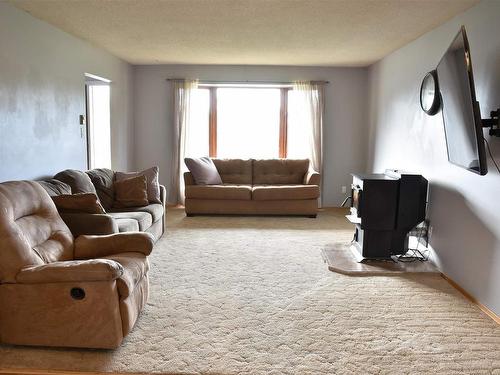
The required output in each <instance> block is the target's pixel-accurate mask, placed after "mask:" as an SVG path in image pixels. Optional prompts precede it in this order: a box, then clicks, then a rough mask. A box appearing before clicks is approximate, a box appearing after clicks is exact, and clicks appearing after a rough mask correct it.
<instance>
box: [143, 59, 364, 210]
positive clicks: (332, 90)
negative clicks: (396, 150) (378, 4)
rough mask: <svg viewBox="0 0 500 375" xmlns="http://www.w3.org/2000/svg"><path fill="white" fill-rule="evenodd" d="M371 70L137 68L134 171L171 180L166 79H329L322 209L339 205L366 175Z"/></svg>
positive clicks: (169, 95) (169, 106) (170, 104)
mask: <svg viewBox="0 0 500 375" xmlns="http://www.w3.org/2000/svg"><path fill="white" fill-rule="evenodd" d="M367 76H368V75H367V69H364V68H324V67H290V66H217V65H211V66H208V65H156V66H135V67H134V97H135V100H134V103H135V107H134V118H135V130H136V133H135V142H136V143H135V155H136V159H135V161H136V167H137V168H139V169H142V168H147V167H149V166H151V165H159V167H160V178H161V180H162V183H166V182H167V181H168V177H169V175H170V173H171V170H170V150H171V145H172V142H173V140H172V134H173V133H172V126H173V125H172V122H173V114H172V108H173V98H172V87H171V83H169V82H167V81H166V80H165V79H166V78H169V77H170V78H172V77H175V78H198V79H202V80H227V81H231V80H234V81H242V80H259V81H260V80H269V81H293V80H297V79H304V80H328V81H330V84H328V85H327V86H326V93H325V103H326V104H325V107H326V113H325V124H324V168H325V170H324V194H323V195H324V204H325V205H326V206H338V205H340V203H341V202H342V200H343V199H344V197H345V195H344V194H342V193H341V186H342V185H345V186H348V187H349V186H350V181H351V178H350V176H349V174H350V173H351V172H355V171H358V172H359V171H364V170H365V160H366V152H365V149H366V147H365V138H366V117H365V116H366V106H367V88H368V86H367Z"/></svg>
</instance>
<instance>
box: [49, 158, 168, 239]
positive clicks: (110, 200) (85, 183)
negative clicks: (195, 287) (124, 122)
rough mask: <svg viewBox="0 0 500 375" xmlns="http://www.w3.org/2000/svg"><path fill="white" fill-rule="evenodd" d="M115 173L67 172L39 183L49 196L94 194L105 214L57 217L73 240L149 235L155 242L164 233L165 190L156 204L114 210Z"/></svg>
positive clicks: (106, 171) (99, 171) (63, 214)
mask: <svg viewBox="0 0 500 375" xmlns="http://www.w3.org/2000/svg"><path fill="white" fill-rule="evenodd" d="M115 174H116V172H115V171H112V170H110V169H106V168H100V169H93V170H90V171H87V172H82V171H78V170H72V169H68V170H65V171H62V172H59V173H58V174H56V175H55V176H54V178H53V179H50V180H46V181H41V184H42V186H43V187H44V188H45V190H46V191H47V192H48V193H49V195H50V196H54V195H60V194H77V193H94V194H96V195H97V196H98V197H99V201H100V203H101V204H102V206H103V207H104V209H105V210H106V214H87V213H61V214H60V215H61V217H62V219H63V220H64V222H65V223H66V225H68V227H69V228H70V230H71V232H72V233H73V236H75V237H76V236H79V235H81V234H94V235H104V234H113V233H121V232H137V231H139V232H147V233H151V234H152V235H153V236H154V238H155V241H157V240H158V239H159V238H160V237H161V236H162V234H163V233H164V231H165V212H166V206H165V200H166V192H165V187H164V186H162V185H159V187H160V202H158V203H150V204H149V205H147V206H144V207H128V208H116V207H115V206H114V187H113V186H114V181H115Z"/></svg>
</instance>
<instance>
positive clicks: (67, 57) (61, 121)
mask: <svg viewBox="0 0 500 375" xmlns="http://www.w3.org/2000/svg"><path fill="white" fill-rule="evenodd" d="M84 73H93V74H96V75H99V76H102V77H106V78H108V79H111V80H112V81H113V83H112V86H111V98H112V99H111V131H112V163H113V167H114V168H117V169H128V168H129V167H130V165H131V163H132V158H133V154H132V149H133V147H132V141H133V139H132V134H133V130H132V126H133V123H132V96H131V94H132V87H131V85H132V67H131V66H130V65H129V64H127V63H125V62H123V61H121V60H119V59H118V58H116V57H114V56H112V55H110V54H109V53H107V52H104V51H102V50H100V49H97V48H94V47H92V46H91V45H89V44H88V43H86V42H84V41H82V40H80V39H77V38H74V37H72V36H70V35H69V34H67V33H65V32H63V31H60V30H58V29H56V28H53V27H52V26H50V25H48V24H47V23H45V22H42V21H39V20H37V19H35V18H33V17H32V16H30V15H29V14H27V13H25V12H23V11H21V10H18V9H16V8H14V7H13V6H11V5H9V4H7V3H5V2H0V181H5V180H13V179H36V178H40V177H44V176H47V175H53V174H54V173H56V172H58V171H60V170H62V169H65V168H76V169H85V168H86V166H87V162H86V158H87V156H86V148H85V145H86V140H85V138H82V137H81V135H80V126H79V122H78V116H79V115H80V114H82V113H84V111H85V110H84Z"/></svg>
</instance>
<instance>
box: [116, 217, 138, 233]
mask: <svg viewBox="0 0 500 375" xmlns="http://www.w3.org/2000/svg"><path fill="white" fill-rule="evenodd" d="M114 219H115V221H116V225H117V226H118V232H120V233H123V232H139V223H138V222H137V220H135V219H127V218H116V217H115V218H114Z"/></svg>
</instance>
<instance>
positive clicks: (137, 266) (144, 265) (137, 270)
mask: <svg viewBox="0 0 500 375" xmlns="http://www.w3.org/2000/svg"><path fill="white" fill-rule="evenodd" d="M104 259H109V260H114V261H115V262H117V263H118V264H120V265H121V266H122V267H123V274H122V275H121V276H120V277H119V278H118V279H117V280H116V285H117V286H118V293H119V294H120V297H121V298H126V297H128V296H130V295H131V294H132V293H133V292H134V289H135V287H136V286H137V284H139V282H140V281H141V280H142V278H143V277H144V276H145V275H146V273H147V272H148V271H149V263H148V258H147V257H146V256H145V255H144V254H141V253H122V254H116V255H110V256H107V257H104Z"/></svg>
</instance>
